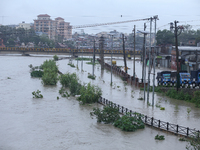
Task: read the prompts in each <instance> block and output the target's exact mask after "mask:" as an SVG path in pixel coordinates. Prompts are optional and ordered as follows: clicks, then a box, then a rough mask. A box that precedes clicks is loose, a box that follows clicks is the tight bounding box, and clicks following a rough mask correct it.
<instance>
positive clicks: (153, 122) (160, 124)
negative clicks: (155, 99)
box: [98, 97, 200, 138]
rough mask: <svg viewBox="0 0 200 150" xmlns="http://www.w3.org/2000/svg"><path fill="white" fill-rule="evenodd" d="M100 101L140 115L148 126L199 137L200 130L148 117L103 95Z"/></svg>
mask: <svg viewBox="0 0 200 150" xmlns="http://www.w3.org/2000/svg"><path fill="white" fill-rule="evenodd" d="M98 103H100V104H103V105H105V106H111V107H113V108H117V109H118V111H119V113H121V114H123V115H126V114H130V116H135V117H137V118H139V117H140V118H141V119H142V121H143V122H144V123H145V124H146V125H148V126H152V127H155V128H158V129H161V130H164V131H168V132H171V133H174V134H176V135H182V136H186V137H197V138H199V132H200V131H199V130H195V129H190V128H189V127H183V126H179V125H176V124H171V123H169V122H165V121H161V120H158V119H155V118H153V117H148V116H147V115H144V114H141V113H137V112H134V111H132V110H129V109H128V108H125V107H123V106H120V105H118V104H116V103H113V102H111V101H109V100H107V99H105V98H102V97H100V98H99V99H98Z"/></svg>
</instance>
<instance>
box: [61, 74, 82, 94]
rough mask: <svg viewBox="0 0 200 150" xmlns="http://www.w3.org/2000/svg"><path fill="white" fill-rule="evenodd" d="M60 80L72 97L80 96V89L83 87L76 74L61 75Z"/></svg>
mask: <svg viewBox="0 0 200 150" xmlns="http://www.w3.org/2000/svg"><path fill="white" fill-rule="evenodd" d="M59 79H60V83H61V84H62V86H63V87H67V88H69V90H70V92H71V93H70V94H71V95H73V96H75V95H79V94H80V89H81V87H82V85H81V84H80V83H79V82H78V81H79V79H78V76H77V75H76V74H75V73H73V74H70V73H67V74H64V75H61V76H60V77H59Z"/></svg>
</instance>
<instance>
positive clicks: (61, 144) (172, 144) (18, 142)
mask: <svg viewBox="0 0 200 150" xmlns="http://www.w3.org/2000/svg"><path fill="white" fill-rule="evenodd" d="M46 59H52V57H47V56H45V57H33V56H32V57H25V56H0V68H1V73H0V120H1V121H0V135H1V136H0V149H2V150H19V149H20V150H47V149H48V150H66V149H69V150H79V149H81V150H102V149H104V150H110V149H126V150H129V149H130V150H132V149H139V150H155V149H159V150H168V149H176V150H179V149H180V150H183V149H185V146H186V145H187V143H186V142H180V141H179V137H178V136H175V135H172V134H170V133H165V132H162V131H159V130H157V129H154V128H150V127H148V126H146V127H145V129H142V130H137V131H135V132H124V131H121V130H120V129H118V128H116V127H114V126H113V125H107V124H102V123H97V120H96V118H91V116H90V112H91V111H92V109H93V108H94V107H102V106H101V105H100V104H92V105H80V104H79V102H78V101H77V100H76V98H74V97H69V98H62V97H61V96H60V95H59V90H60V88H61V85H60V83H59V82H58V84H57V85H56V86H44V85H43V84H42V83H41V79H37V78H31V77H30V72H29V71H30V68H29V67H28V65H30V64H32V65H33V66H39V65H41V64H42V63H43V62H44V61H45V60H46ZM68 62H69V60H68V59H64V60H60V61H58V62H57V65H58V67H59V70H60V71H61V72H63V73H66V72H70V73H74V72H75V73H77V74H78V76H79V79H80V82H81V83H88V82H91V83H92V84H94V85H98V86H99V87H100V88H101V89H102V97H104V98H106V99H108V100H111V101H113V102H115V103H117V104H120V105H122V106H124V107H127V108H129V109H131V110H133V111H137V112H139V113H143V114H146V115H148V116H153V117H155V118H156V119H161V120H163V121H168V122H170V123H177V124H180V125H183V126H188V127H193V128H198V127H199V123H200V121H199V116H200V114H199V113H200V112H199V109H197V108H195V107H194V105H193V104H190V103H186V102H182V101H181V102H180V101H178V100H173V99H169V98H167V97H164V96H162V95H157V94H155V101H156V102H159V104H160V105H162V107H165V109H166V110H165V111H161V110H160V109H159V108H157V107H152V106H148V105H147V103H146V101H140V100H138V98H139V97H141V96H142V94H143V91H140V90H139V89H138V88H135V87H134V86H130V85H126V83H124V82H123V81H122V80H121V79H120V78H119V77H118V76H116V75H113V86H110V72H109V71H107V70H103V71H101V67H100V65H96V66H95V75H96V80H91V79H88V78H87V76H88V73H91V74H92V65H88V64H86V62H83V68H81V61H79V62H78V69H77V68H72V67H70V66H69V65H67V64H68ZM72 63H74V65H77V61H75V60H73V61H72ZM117 63H119V64H120V63H121V64H122V63H123V61H122V60H117ZM129 63H130V64H132V61H130V62H129V61H128V63H127V64H129ZM136 63H137V65H136V74H140V73H139V72H141V64H140V63H139V62H136ZM82 70H83V71H82ZM138 76H139V75H138ZM37 89H38V90H40V91H41V93H42V94H43V96H44V98H42V99H35V98H32V92H33V91H36V90H37ZM150 95H151V93H150ZM57 96H59V97H60V98H59V100H57ZM150 99H151V96H150ZM150 102H151V101H150ZM156 102H155V103H156ZM188 107H190V108H192V111H191V112H190V114H189V115H188V114H187V108H188ZM157 134H159V135H164V136H165V140H164V141H156V140H155V139H154V137H155V136H156V135H157Z"/></svg>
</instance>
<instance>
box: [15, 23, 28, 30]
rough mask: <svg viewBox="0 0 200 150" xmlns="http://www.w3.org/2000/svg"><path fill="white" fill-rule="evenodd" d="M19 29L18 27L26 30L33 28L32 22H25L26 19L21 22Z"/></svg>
mask: <svg viewBox="0 0 200 150" xmlns="http://www.w3.org/2000/svg"><path fill="white" fill-rule="evenodd" d="M16 28H17V29H18V28H24V29H25V30H29V29H31V25H30V23H25V22H24V21H23V22H22V23H19V26H18V27H16Z"/></svg>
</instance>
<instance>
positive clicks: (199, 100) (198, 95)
mask: <svg viewBox="0 0 200 150" xmlns="http://www.w3.org/2000/svg"><path fill="white" fill-rule="evenodd" d="M192 102H194V103H195V106H196V107H199V108H200V91H195V92H194V97H193V98H192Z"/></svg>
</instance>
